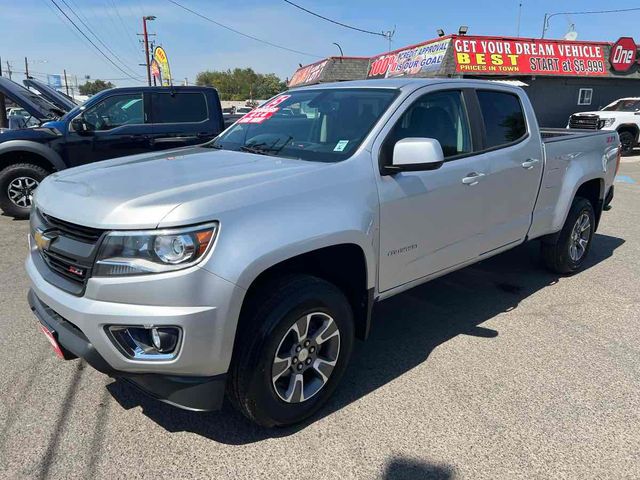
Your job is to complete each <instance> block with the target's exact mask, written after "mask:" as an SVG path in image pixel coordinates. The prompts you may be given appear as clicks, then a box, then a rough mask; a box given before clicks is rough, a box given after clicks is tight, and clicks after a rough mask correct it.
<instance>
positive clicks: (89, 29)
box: [61, 0, 136, 75]
mask: <svg viewBox="0 0 640 480" xmlns="http://www.w3.org/2000/svg"><path fill="white" fill-rule="evenodd" d="M61 1H62V3H64V4H65V5H66V7H67V8H68V9H69V10H70V11H71V13H73V14H74V15H75V17H76V18H77V19H78V20H80V23H82V25H84V27H85V28H86V29H87V30H88V31H89V33H90V34H91V35H93V36H94V37H95V39H96V40H97V41H98V42H99V43H100V45H102V46H103V47H104V48H105V49H106V50H107V51H108V52H109V53H111V55H113V56H114V58H115V59H116V60H118V61H119V62H120V63H121V64H122V66H124V67H125V68H126V69H127V70H129V72H130V73H132V74H133V75H136V72H135V70H134V69H133V68H131V67H130V66H129V65H128V64H127V63H126V62H125V61H123V60H122V58H120V57H119V56H118V54H116V52H114V51H113V50H111V49H110V48H109V46H108V45H107V44H106V43H104V42H103V41H102V39H101V38H100V37H99V36H98V35H97V34H96V32H94V31H93V29H92V28H91V27H90V26H89V25H88V23H86V22H85V21H84V20H83V19H82V18H81V17H80V15H78V13H77V12H76V11H75V10H74V9H73V8H71V6H70V5H69V4H68V3H67V2H66V0H61ZM88 21H89V19H87V22H88Z"/></svg>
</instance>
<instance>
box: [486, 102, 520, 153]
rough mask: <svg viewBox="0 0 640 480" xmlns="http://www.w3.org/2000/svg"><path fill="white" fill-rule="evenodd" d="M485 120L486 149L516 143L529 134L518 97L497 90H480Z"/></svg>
mask: <svg viewBox="0 0 640 480" xmlns="http://www.w3.org/2000/svg"><path fill="white" fill-rule="evenodd" d="M477 94H478V102H479V103H480V110H481V112H482V117H483V118H484V127H485V132H486V140H485V148H495V147H500V146H504V145H508V144H510V143H513V142H516V141H518V140H520V139H521V138H523V137H524V136H525V135H526V133H527V126H526V122H525V116H524V111H523V110H522V104H521V103H520V99H519V98H518V96H517V95H515V94H513V93H507V92H499V91H495V90H478V92H477Z"/></svg>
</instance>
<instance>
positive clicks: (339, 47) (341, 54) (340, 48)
mask: <svg viewBox="0 0 640 480" xmlns="http://www.w3.org/2000/svg"><path fill="white" fill-rule="evenodd" d="M333 44H334V45H335V46H336V47H338V50H340V56H341V57H344V53H342V47H341V46H340V44H339V43H337V42H333Z"/></svg>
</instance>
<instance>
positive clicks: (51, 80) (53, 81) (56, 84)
mask: <svg viewBox="0 0 640 480" xmlns="http://www.w3.org/2000/svg"><path fill="white" fill-rule="evenodd" d="M47 85H49V86H50V87H52V88H62V75H47Z"/></svg>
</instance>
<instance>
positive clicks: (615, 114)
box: [568, 97, 640, 155]
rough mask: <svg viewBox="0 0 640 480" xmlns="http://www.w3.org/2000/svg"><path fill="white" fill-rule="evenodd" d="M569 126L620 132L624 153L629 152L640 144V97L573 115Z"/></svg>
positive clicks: (621, 100)
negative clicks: (639, 137) (639, 138)
mask: <svg viewBox="0 0 640 480" xmlns="http://www.w3.org/2000/svg"><path fill="white" fill-rule="evenodd" d="M568 128H579V129H587V130H608V131H615V132H618V136H619V137H620V143H621V144H622V153H623V155H624V154H629V153H631V152H632V151H633V148H634V147H636V146H637V145H638V135H639V133H640V97H631V98H621V99H619V100H616V101H615V102H613V103H611V104H609V105H607V106H606V107H604V108H603V109H602V110H598V111H595V112H581V113H576V114H574V115H571V117H570V118H569V125H568Z"/></svg>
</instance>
